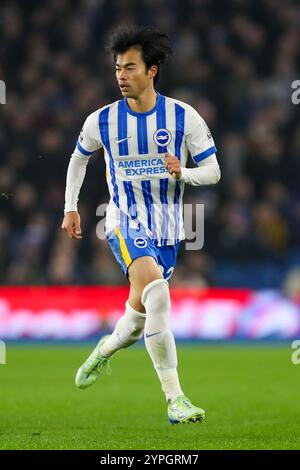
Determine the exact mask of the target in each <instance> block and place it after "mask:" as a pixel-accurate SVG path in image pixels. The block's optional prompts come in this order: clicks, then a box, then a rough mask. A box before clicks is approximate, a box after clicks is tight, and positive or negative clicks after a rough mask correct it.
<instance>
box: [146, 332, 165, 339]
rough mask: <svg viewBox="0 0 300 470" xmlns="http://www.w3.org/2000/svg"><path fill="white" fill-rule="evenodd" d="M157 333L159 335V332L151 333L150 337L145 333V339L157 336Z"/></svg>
mask: <svg viewBox="0 0 300 470" xmlns="http://www.w3.org/2000/svg"><path fill="white" fill-rule="evenodd" d="M159 333H161V331H158V332H157V333H152V334H151V335H148V334H147V333H146V338H150V336H155V335H159Z"/></svg>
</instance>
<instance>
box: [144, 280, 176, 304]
mask: <svg viewBox="0 0 300 470" xmlns="http://www.w3.org/2000/svg"><path fill="white" fill-rule="evenodd" d="M163 284H165V285H167V286H168V285H169V283H168V281H166V279H155V280H154V281H152V282H149V284H147V285H146V287H144V290H143V293H142V298H141V302H142V304H143V305H145V302H146V297H147V295H148V294H149V292H150V291H151V290H152V289H154V288H155V287H156V286H159V285H163Z"/></svg>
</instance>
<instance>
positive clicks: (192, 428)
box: [0, 343, 300, 450]
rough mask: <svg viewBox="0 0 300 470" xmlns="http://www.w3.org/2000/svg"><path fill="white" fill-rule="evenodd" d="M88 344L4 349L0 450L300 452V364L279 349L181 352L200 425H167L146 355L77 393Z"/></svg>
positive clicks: (132, 357)
mask: <svg viewBox="0 0 300 470" xmlns="http://www.w3.org/2000/svg"><path fill="white" fill-rule="evenodd" d="M93 347H94V344H90V345H88V346H87V345H82V344H80V345H72V346H68V345H60V344H53V345H48V346H41V345H31V346H28V345H10V344H9V343H8V344H7V364H6V365H1V366H0V390H1V392H0V393H1V401H0V407H1V408H0V449H100V450H101V449H102V450H112V449H120V450H121V449H127V450H128V449H143V450H154V449H160V450H162V449H168V450H170V449H177V450H180V449H189V450H194V449H197V450H200V449H300V407H299V385H300V365H298V366H296V365H293V364H292V363H291V360H290V357H291V352H292V350H291V348H290V345H289V344H286V345H280V346H255V347H254V346H243V345H233V346H228V345H214V344H212V345H205V346H203V345H189V346H187V345H179V346H178V358H179V373H180V377H181V383H182V386H183V389H184V391H185V393H186V395H187V396H188V397H190V398H191V400H192V401H193V402H194V403H195V404H197V405H199V406H201V407H203V408H204V409H205V410H206V415H207V419H206V421H204V423H203V424H199V423H197V424H185V425H176V426H171V425H170V424H169V423H168V420H167V416H166V403H165V401H164V397H163V394H162V392H161V390H160V384H159V382H158V378H157V377H156V374H155V372H154V370H153V368H152V363H151V361H150V358H149V357H148V355H147V352H146V350H145V349H144V347H133V348H129V349H127V350H124V351H121V352H120V353H119V354H117V355H115V356H114V357H113V359H112V361H111V367H112V374H111V375H106V374H104V375H103V376H101V378H100V379H99V381H98V382H97V383H96V384H95V385H94V386H92V387H91V388H89V389H86V390H78V389H76V387H75V385H74V376H75V373H76V370H77V368H78V367H79V366H80V365H81V363H82V362H83V360H85V359H86V357H87V356H88V354H89V353H90V352H91V350H92V348H93Z"/></svg>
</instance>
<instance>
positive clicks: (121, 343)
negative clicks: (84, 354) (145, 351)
mask: <svg viewBox="0 0 300 470" xmlns="http://www.w3.org/2000/svg"><path fill="white" fill-rule="evenodd" d="M145 321H146V314H145V313H141V312H138V311H137V310H135V309H134V308H133V307H131V305H129V302H128V300H127V302H126V310H125V313H124V315H123V316H122V317H121V318H120V319H119V320H118V322H117V324H116V326H115V329H114V331H113V333H112V335H111V336H110V337H109V338H107V340H106V341H105V342H104V344H102V346H101V347H100V354H102V356H105V357H109V356H111V355H112V354H113V353H115V352H116V351H118V350H119V349H123V348H128V346H131V345H132V344H134V343H136V341H138V340H139V339H140V338H142V336H143V331H144V326H145Z"/></svg>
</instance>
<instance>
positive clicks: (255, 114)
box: [0, 0, 300, 289]
mask: <svg viewBox="0 0 300 470" xmlns="http://www.w3.org/2000/svg"><path fill="white" fill-rule="evenodd" d="M127 24H140V25H151V26H156V27H158V28H160V29H161V30H162V31H163V32H165V33H167V34H168V35H169V37H170V40H171V44H172V47H173V49H174V57H173V58H170V59H169V61H168V62H167V64H166V66H165V68H164V70H163V71H162V74H161V78H160V81H159V82H158V86H157V89H158V91H160V93H162V94H165V95H168V96H171V97H174V98H177V99H180V100H183V101H185V102H187V103H190V104H191V105H192V106H194V107H195V108H196V109H197V110H198V111H199V113H200V114H201V115H202V116H203V118H204V119H205V120H206V122H207V124H208V126H209V127H210V129H211V131H212V134H213V136H214V139H215V142H216V145H217V147H218V154H217V156H218V160H219V163H220V166H221V171H222V179H221V181H220V183H219V184H218V185H216V186H211V187H201V188H195V187H191V186H190V187H189V186H187V185H186V193H185V195H186V196H185V202H193V203H204V204H205V244H204V248H203V249H202V250H200V251H186V250H185V249H184V243H182V246H181V250H180V252H179V258H178V264H177V267H176V269H175V273H174V275H173V278H172V283H173V284H187V285H201V286H207V285H208V286H209V285H223V286H239V287H241V286H249V287H279V286H285V287H287V289H289V288H291V289H292V288H293V286H294V288H295V286H297V285H298V281H299V285H300V275H299V268H298V266H300V119H299V117H300V104H299V105H298V106H297V105H296V104H293V103H292V100H291V95H292V92H293V89H292V83H293V81H294V80H297V79H300V67H299V65H300V4H299V2H297V1H292V0H286V1H285V2H282V1H281V0H256V1H252V0H227V1H226V0H224V1H217V0H185V1H184V2H183V1H181V0H139V1H137V0H109V1H108V0H48V1H47V2H42V1H33V0H26V2H21V1H13V0H9V1H6V0H1V5H0V57H1V64H0V79H2V80H5V83H6V87H7V98H6V101H7V103H6V104H5V105H0V113H1V114H0V240H1V242H0V282H1V284H14V285H16V284H45V283H47V284H81V283H97V284H98V283H99V284H100V283H103V284H115V283H117V284H118V283H124V282H125V278H124V277H123V274H122V272H121V268H120V267H119V265H118V264H117V262H116V261H115V259H114V257H113V255H112V254H111V252H110V249H109V247H108V244H107V242H106V241H103V240H99V239H98V238H97V236H96V229H95V227H96V224H97V222H98V221H99V217H97V216H96V209H97V206H98V205H99V204H100V203H103V202H108V192H107V187H106V183H105V168H104V164H103V157H102V153H101V152H98V153H96V154H95V155H94V156H93V157H92V158H91V160H90V162H89V165H88V169H87V175H86V178H85V182H84V185H83V187H82V191H81V197H80V205H79V209H80V214H81V219H82V230H83V240H82V241H81V242H76V241H73V240H72V241H71V240H69V239H68V238H67V237H66V234H65V233H64V232H63V231H62V230H61V229H60V225H61V222H62V217H63V205H64V189H65V178H66V171H67V166H68V161H69V158H70V155H71V153H72V151H73V148H74V146H75V143H76V140H77V136H78V133H79V131H80V129H81V127H82V123H83V121H84V119H85V117H86V116H87V115H88V114H90V113H91V112H92V111H94V110H95V109H97V108H99V107H101V106H103V105H105V104H108V103H110V102H112V101H115V100H117V99H119V98H120V94H119V90H118V87H117V84H116V81H115V79H114V65H113V61H112V58H111V57H110V56H108V55H106V54H105V53H104V46H105V44H106V41H107V35H108V33H109V32H110V31H111V30H113V29H115V28H116V27H117V26H120V25H127ZM296 288H297V287H296Z"/></svg>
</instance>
